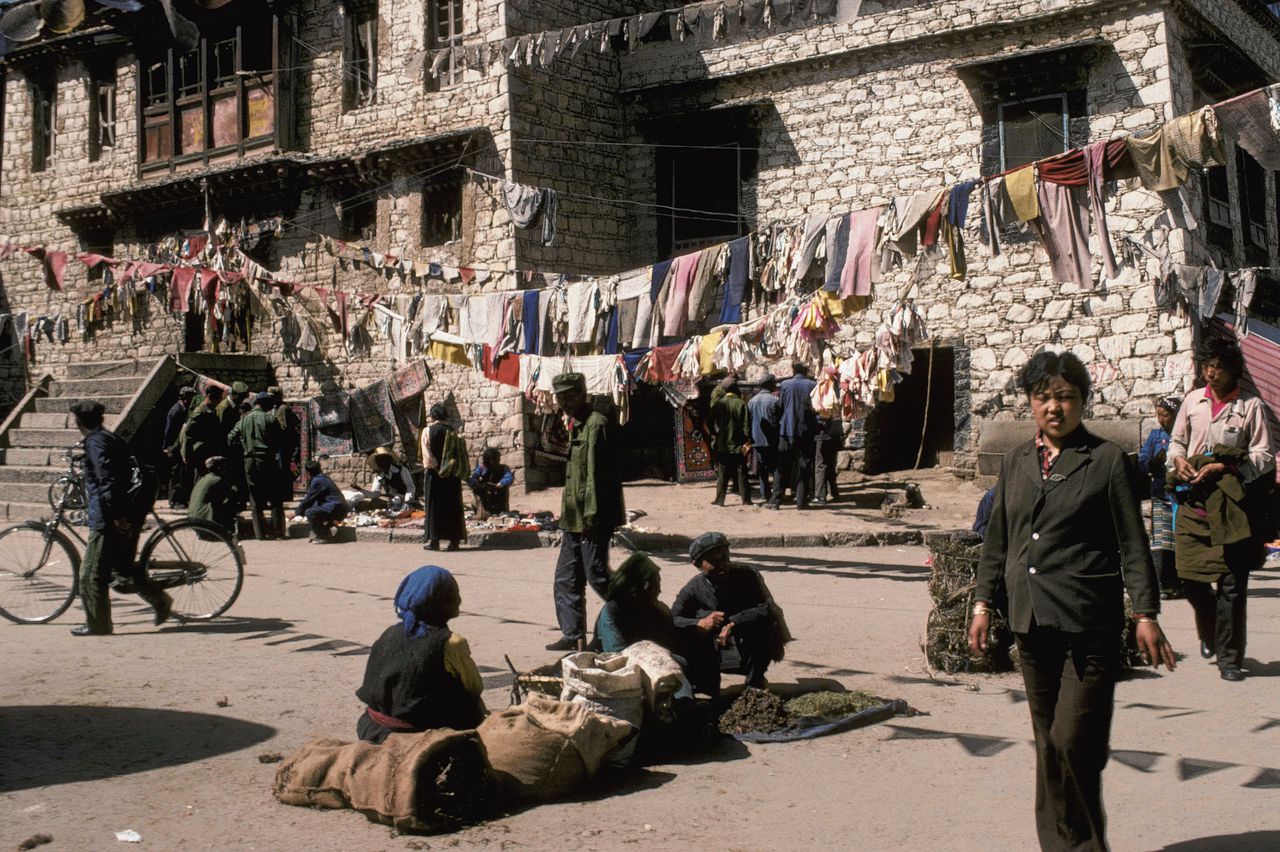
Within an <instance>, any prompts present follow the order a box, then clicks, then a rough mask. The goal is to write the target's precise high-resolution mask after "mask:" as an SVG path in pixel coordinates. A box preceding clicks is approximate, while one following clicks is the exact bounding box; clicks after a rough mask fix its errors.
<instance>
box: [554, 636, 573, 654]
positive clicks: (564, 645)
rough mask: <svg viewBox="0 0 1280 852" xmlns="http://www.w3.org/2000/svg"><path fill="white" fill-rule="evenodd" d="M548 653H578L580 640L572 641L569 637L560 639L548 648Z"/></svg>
mask: <svg viewBox="0 0 1280 852" xmlns="http://www.w3.org/2000/svg"><path fill="white" fill-rule="evenodd" d="M547 650H548V651H576V650H578V640H577V639H570V638H569V637H568V636H562V637H560V640H559V641H557V642H552V643H551V644H550V645H548V646H547Z"/></svg>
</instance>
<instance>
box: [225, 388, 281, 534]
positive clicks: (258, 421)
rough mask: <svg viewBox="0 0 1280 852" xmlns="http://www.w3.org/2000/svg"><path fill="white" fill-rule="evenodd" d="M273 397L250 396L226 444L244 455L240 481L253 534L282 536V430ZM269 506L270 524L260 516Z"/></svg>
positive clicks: (263, 394) (266, 394) (269, 395)
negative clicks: (244, 488)
mask: <svg viewBox="0 0 1280 852" xmlns="http://www.w3.org/2000/svg"><path fill="white" fill-rule="evenodd" d="M274 408H275V400H274V399H273V398H272V396H271V394H269V393H260V394H258V396H257V397H256V398H255V399H254V403H253V410H252V411H250V412H249V413H248V414H246V415H245V416H244V417H243V418H241V419H240V422H239V423H237V424H236V425H235V428H233V429H232V430H231V434H230V435H228V436H227V441H228V444H229V445H230V446H233V447H239V448H240V450H241V453H242V455H243V458H244V481H245V484H246V485H247V486H248V489H249V509H250V511H251V512H252V513H253V515H252V519H253V537H254V538H256V539H258V540H259V541H261V540H263V539H265V538H284V537H285V528H284V501H282V500H281V499H280V496H281V495H280V467H279V465H278V464H277V461H276V460H277V458H278V457H279V455H278V454H279V452H280V448H281V446H282V445H283V443H284V435H283V431H282V430H281V428H280V423H279V422H278V421H277V420H276V418H275V414H273V413H272V409H274ZM268 508H269V509H270V510H271V525H270V526H269V527H268V526H267V521H266V519H265V518H264V517H263V512H264V511H265V510H266V509H268Z"/></svg>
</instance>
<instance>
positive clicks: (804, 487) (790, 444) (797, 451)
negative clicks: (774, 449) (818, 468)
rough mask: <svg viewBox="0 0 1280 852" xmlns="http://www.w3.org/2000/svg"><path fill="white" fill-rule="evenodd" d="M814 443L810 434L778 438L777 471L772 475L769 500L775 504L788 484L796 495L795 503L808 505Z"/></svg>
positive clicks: (800, 505) (802, 505)
mask: <svg viewBox="0 0 1280 852" xmlns="http://www.w3.org/2000/svg"><path fill="white" fill-rule="evenodd" d="M813 453H814V443H813V438H812V437H811V436H808V435H805V436H802V437H799V438H781V439H779V440H778V472H777V475H776V476H775V477H774V482H773V496H772V497H770V498H769V502H771V503H773V504H774V505H777V504H778V503H779V502H781V500H782V496H783V494H784V493H785V492H786V490H787V487H788V486H790V487H791V489H792V491H793V493H794V494H795V496H796V505H797V506H799V507H800V508H805V507H807V506H808V505H809V494H810V490H811V488H812V479H813Z"/></svg>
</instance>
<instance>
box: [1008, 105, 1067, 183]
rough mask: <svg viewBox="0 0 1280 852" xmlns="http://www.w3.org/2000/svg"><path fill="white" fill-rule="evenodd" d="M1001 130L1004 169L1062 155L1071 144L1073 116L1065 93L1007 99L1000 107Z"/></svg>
mask: <svg viewBox="0 0 1280 852" xmlns="http://www.w3.org/2000/svg"><path fill="white" fill-rule="evenodd" d="M996 112H997V121H998V122H999V131H1000V170H1001V171H1005V170H1006V169H1013V168H1017V167H1018V166H1025V165H1026V164H1027V163H1031V162H1035V161H1036V160H1041V159H1044V158H1045V157H1049V156H1052V155H1054V154H1061V153H1062V152H1063V151H1066V150H1067V149H1068V148H1069V147H1070V146H1069V145H1068V144H1067V140H1068V139H1069V137H1070V135H1071V127H1070V122H1071V115H1070V113H1069V112H1068V109H1067V96H1066V95H1065V94H1060V95H1050V96H1048V97H1042V98H1034V99H1031V100H1023V101H1007V102H1005V103H1001V104H999V105H998V106H997V108H996Z"/></svg>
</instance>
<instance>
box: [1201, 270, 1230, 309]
mask: <svg viewBox="0 0 1280 852" xmlns="http://www.w3.org/2000/svg"><path fill="white" fill-rule="evenodd" d="M1225 280H1226V273H1224V272H1223V271H1222V270H1221V269H1213V268H1209V269H1206V270H1205V271H1204V285H1203V286H1202V287H1201V289H1200V305H1199V308H1200V318H1201V319H1202V320H1207V319H1211V318H1213V317H1214V316H1216V315H1217V312H1218V298H1219V297H1220V296H1221V295H1222V283H1223V281H1225Z"/></svg>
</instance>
